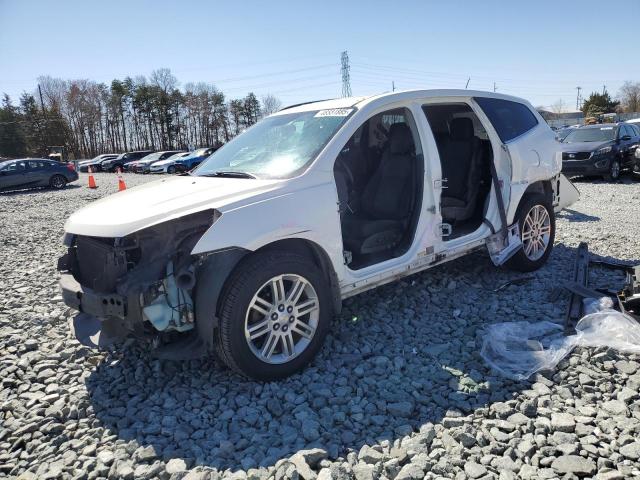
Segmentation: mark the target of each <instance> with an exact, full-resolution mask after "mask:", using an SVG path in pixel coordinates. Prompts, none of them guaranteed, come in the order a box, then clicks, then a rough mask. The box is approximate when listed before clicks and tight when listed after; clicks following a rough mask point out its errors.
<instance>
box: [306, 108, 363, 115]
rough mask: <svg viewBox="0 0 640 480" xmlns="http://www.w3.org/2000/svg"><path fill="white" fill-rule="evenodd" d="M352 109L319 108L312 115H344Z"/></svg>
mask: <svg viewBox="0 0 640 480" xmlns="http://www.w3.org/2000/svg"><path fill="white" fill-rule="evenodd" d="M352 111H353V108H331V109H329V110H320V111H319V112H318V113H316V114H315V115H314V117H346V116H348V115H349V114H350V113H351V112H352Z"/></svg>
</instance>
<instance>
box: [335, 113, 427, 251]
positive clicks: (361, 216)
mask: <svg viewBox="0 0 640 480" xmlns="http://www.w3.org/2000/svg"><path fill="white" fill-rule="evenodd" d="M415 159H416V155H415V145H414V143H413V135H412V134H411V130H410V129H409V127H408V126H407V124H406V123H394V124H393V125H391V127H390V128H389V143H388V145H387V148H386V149H385V150H384V151H383V153H382V158H381V160H380V165H379V166H378V168H377V170H376V171H375V173H374V174H373V175H372V176H371V178H370V180H369V181H368V182H367V184H366V185H365V187H364V190H363V192H362V195H361V197H360V201H359V207H360V208H359V210H358V211H357V212H356V213H355V214H348V215H345V217H343V222H342V228H343V237H344V243H345V247H346V249H347V250H349V251H350V252H352V253H353V254H360V255H364V254H370V253H377V252H381V251H384V250H388V249H391V248H393V247H395V246H396V245H397V244H398V243H399V242H400V240H401V239H402V236H403V233H404V230H405V228H406V226H407V224H408V221H409V217H410V215H411V207H412V205H413V202H414V197H415V179H414V171H415Z"/></svg>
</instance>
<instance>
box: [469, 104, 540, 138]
mask: <svg viewBox="0 0 640 480" xmlns="http://www.w3.org/2000/svg"><path fill="white" fill-rule="evenodd" d="M475 100H476V102H478V105H480V108H482V110H483V111H484V113H485V114H486V115H487V117H489V120H490V121H491V123H492V124H493V128H495V129H496V132H497V133H498V136H499V137H500V140H502V141H503V142H508V141H509V140H512V139H514V138H516V137H519V136H520V135H522V134H523V133H526V132H528V131H529V130H531V129H532V128H533V127H535V126H536V125H537V124H538V120H537V119H536V117H535V115H534V114H533V113H532V112H531V110H529V107H527V106H526V105H524V104H522V103H518V102H512V101H509V100H502V99H499V98H485V97H478V98H476V99H475Z"/></svg>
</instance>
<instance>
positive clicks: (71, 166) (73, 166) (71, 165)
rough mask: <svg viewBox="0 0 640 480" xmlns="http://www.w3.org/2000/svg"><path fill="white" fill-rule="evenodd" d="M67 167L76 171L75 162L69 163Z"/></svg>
mask: <svg viewBox="0 0 640 480" xmlns="http://www.w3.org/2000/svg"><path fill="white" fill-rule="evenodd" d="M67 168H68V169H69V170H71V171H72V172H75V171H76V166H75V165H74V164H73V163H67Z"/></svg>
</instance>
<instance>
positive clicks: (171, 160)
mask: <svg viewBox="0 0 640 480" xmlns="http://www.w3.org/2000/svg"><path fill="white" fill-rule="evenodd" d="M179 160H182V159H181V158H165V159H164V160H158V161H157V162H153V165H154V166H155V165H161V166H162V165H170V164H172V163H175V162H177V161H179Z"/></svg>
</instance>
